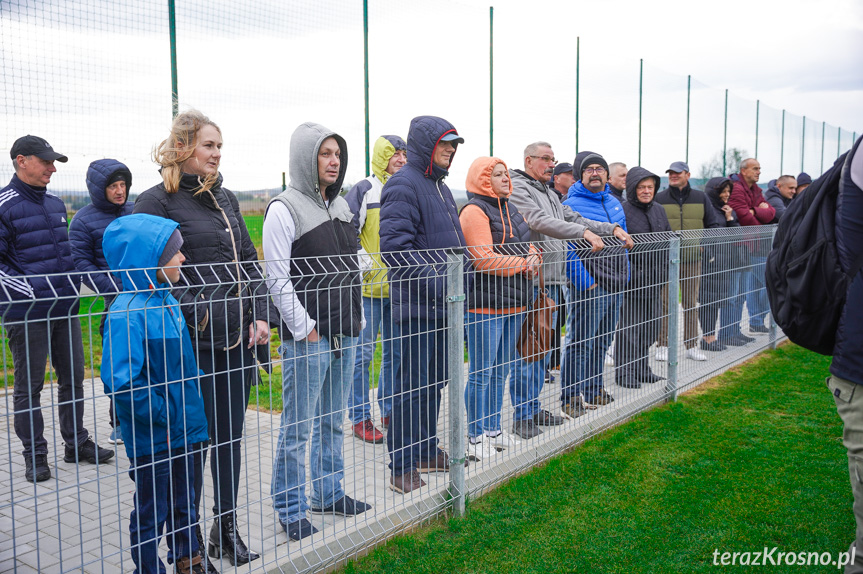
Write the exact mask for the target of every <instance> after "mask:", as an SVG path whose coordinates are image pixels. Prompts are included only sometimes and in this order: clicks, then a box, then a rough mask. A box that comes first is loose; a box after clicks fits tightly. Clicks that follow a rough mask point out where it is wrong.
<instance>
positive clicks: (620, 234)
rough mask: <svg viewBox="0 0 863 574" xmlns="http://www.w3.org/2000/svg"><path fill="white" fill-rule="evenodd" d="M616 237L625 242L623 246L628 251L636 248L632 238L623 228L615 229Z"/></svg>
mask: <svg viewBox="0 0 863 574" xmlns="http://www.w3.org/2000/svg"><path fill="white" fill-rule="evenodd" d="M614 236H615V237H617V238H618V239H620V240H621V241H623V246H624V247H626V248H627V249H632V248H633V247H635V242H634V241H632V237H630V236H629V234H628V233H627V232H626V231H624V230H623V228H622V227H615V228H614Z"/></svg>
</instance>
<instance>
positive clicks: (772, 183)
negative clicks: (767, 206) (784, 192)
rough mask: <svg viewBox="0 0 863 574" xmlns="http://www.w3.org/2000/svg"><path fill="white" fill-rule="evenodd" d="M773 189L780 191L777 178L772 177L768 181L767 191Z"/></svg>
mask: <svg viewBox="0 0 863 574" xmlns="http://www.w3.org/2000/svg"><path fill="white" fill-rule="evenodd" d="M771 189H774V190H776V191H777V192H778V191H779V188H778V187H776V180H775V179H771V180H770V181H768V182H767V191H770V190H771Z"/></svg>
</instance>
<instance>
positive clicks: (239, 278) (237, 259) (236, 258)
mask: <svg viewBox="0 0 863 574" xmlns="http://www.w3.org/2000/svg"><path fill="white" fill-rule="evenodd" d="M207 193H208V194H210V199H212V200H213V203H214V204H215V205H216V208H217V209H218V210H219V213H221V214H222V218H223V219H224V220H225V225H227V227H226V228H225V231H227V232H228V234H229V235H230V236H231V249H232V250H233V252H234V263H235V264H236V266H237V298H238V299H239V301H238V302H239V304H240V335H239V337H238V338H237V342H236V343H234V344H233V345H231V346H230V347H226V348H225V349H224V350H225V351H230V350H231V349H233V348H234V347H236V346H237V345H239V344H240V343H242V342H243V300H242V298H240V286H241V285H242V277H243V275H242V274H241V272H240V257H239V256H238V255H237V242H236V241H234V230H233V228H232V227H231V220H230V219H228V214H227V213H225V210H224V209H222V206H221V205H219V202H218V201H216V196H215V195H214V194H213V192H212V191H211V190H209V189H208V190H207ZM229 294H230V293H229ZM225 304H226V305H227V299H226V301H225Z"/></svg>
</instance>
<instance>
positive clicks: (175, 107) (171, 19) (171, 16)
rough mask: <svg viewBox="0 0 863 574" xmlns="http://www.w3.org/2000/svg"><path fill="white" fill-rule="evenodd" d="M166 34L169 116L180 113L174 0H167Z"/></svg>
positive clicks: (174, 116) (175, 115)
mask: <svg viewBox="0 0 863 574" xmlns="http://www.w3.org/2000/svg"><path fill="white" fill-rule="evenodd" d="M168 30H169V32H168V34H169V36H170V39H171V117H172V118H176V117H177V114H178V113H180V95H179V91H178V90H177V10H176V8H175V6H174V0H168Z"/></svg>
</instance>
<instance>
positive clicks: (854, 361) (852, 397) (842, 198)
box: [827, 137, 863, 572]
mask: <svg viewBox="0 0 863 574" xmlns="http://www.w3.org/2000/svg"><path fill="white" fill-rule="evenodd" d="M861 142H863V137H861V138H859V139H858V140H857V142H856V143H855V144H854V147H853V148H852V149H851V152H849V154H848V156H847V157H846V158H845V166H844V167H843V169H842V178H841V180H840V182H839V198H838V200H837V205H836V248H837V251H838V254H839V262H840V264H841V265H842V268H843V270H845V271H846V273H847V272H848V270H849V269H850V268H851V267H853V266H854V263H855V261H859V260H860V257H863V148H861ZM861 348H863V271H857V275H855V276H854V277H852V278H851V284H850V286H849V288H848V295H847V299H846V300H845V308H844V310H843V311H842V315H841V317H840V319H839V328H838V329H837V330H836V345H835V346H834V347H833V362H832V363H831V364H830V377H829V378H828V379H827V387H828V388H829V389H830V392H831V394H832V395H833V400H834V401H835V402H836V409H837V410H838V412H839V416H840V417H841V418H842V423H843V426H844V430H843V433H842V441H843V443H844V444H845V448H846V449H848V471H849V473H850V476H851V491H852V493H853V494H854V519H855V520H856V521H857V536H856V537H855V540H854V542H853V543H852V544H851V548H850V549H849V552H852V551H855V552H854V556H855V561H854V562H853V563H852V564H848V566H847V567H846V569H845V572H861V571H863V478H861V477H863V353H861V352H860V349H861ZM855 546H856V548H855Z"/></svg>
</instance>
